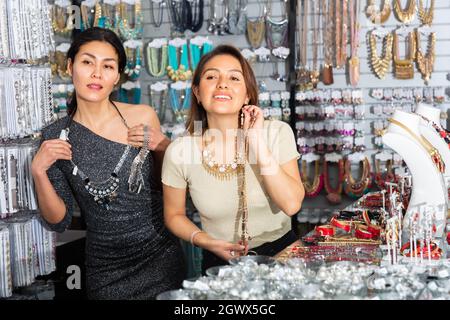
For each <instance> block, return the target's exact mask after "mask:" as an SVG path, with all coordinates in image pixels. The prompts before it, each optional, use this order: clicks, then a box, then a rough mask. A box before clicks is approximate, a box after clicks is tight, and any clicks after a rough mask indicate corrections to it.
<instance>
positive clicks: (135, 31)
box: [116, 0, 144, 40]
mask: <svg viewBox="0 0 450 320" xmlns="http://www.w3.org/2000/svg"><path fill="white" fill-rule="evenodd" d="M126 2H127V3H128V4H130V5H133V3H134V28H131V27H130V26H129V24H130V20H131V19H128V18H127V17H128V12H127V11H128V10H127V4H126V3H125V2H121V3H120V5H119V6H120V10H118V11H119V14H120V16H119V17H118V26H119V34H120V36H121V37H122V39H123V40H132V39H140V38H142V35H143V32H144V26H143V19H144V18H143V14H142V11H141V0H127V1H126ZM116 10H117V9H116ZM116 14H117V12H116Z"/></svg>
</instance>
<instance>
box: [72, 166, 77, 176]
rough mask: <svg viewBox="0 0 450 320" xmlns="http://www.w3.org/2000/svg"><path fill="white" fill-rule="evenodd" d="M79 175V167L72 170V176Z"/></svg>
mask: <svg viewBox="0 0 450 320" xmlns="http://www.w3.org/2000/svg"><path fill="white" fill-rule="evenodd" d="M77 173H78V166H75V167H74V168H73V170H72V175H74V176H76V175H77Z"/></svg>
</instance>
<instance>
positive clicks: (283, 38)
mask: <svg viewBox="0 0 450 320" xmlns="http://www.w3.org/2000/svg"><path fill="white" fill-rule="evenodd" d="M0 11H1V12H0V38H1V41H0V59H1V61H0V62H1V64H0V74H1V76H0V170H1V175H0V178H1V180H0V182H1V183H0V300H53V299H54V300H59V299H86V292H85V288H84V281H85V246H86V223H85V220H84V217H83V215H82V214H81V213H80V210H79V209H75V211H74V214H73V217H72V222H71V224H70V226H69V227H68V228H67V229H66V231H64V232H62V233H56V232H53V231H51V230H49V228H48V227H46V225H45V223H43V222H42V217H41V215H40V212H39V207H38V201H37V196H36V192H35V186H34V181H33V177H32V173H31V162H32V159H33V157H34V155H35V154H36V152H37V150H38V148H39V145H40V141H41V130H42V129H43V128H45V127H46V126H48V125H50V124H51V123H53V122H55V121H57V120H58V119H61V118H63V117H65V116H67V112H68V111H67V109H68V103H69V101H70V99H71V98H73V91H74V86H73V84H72V77H71V76H70V75H69V73H68V71H67V59H66V55H67V51H68V49H69V47H70V44H71V41H72V39H73V37H74V36H76V35H77V34H78V33H80V32H82V31H83V30H85V29H88V28H90V27H94V26H97V27H102V28H108V29H110V30H112V31H114V32H115V33H116V34H117V35H118V36H119V37H120V39H121V41H122V42H123V46H124V47H125V51H126V55H127V61H126V66H125V71H124V75H123V76H122V78H121V80H120V82H119V84H118V86H117V88H116V90H115V91H114V93H113V95H114V100H115V101H120V102H125V103H131V104H145V105H150V106H152V107H153V108H154V109H155V111H156V113H157V116H158V117H159V121H160V123H161V130H162V131H163V133H164V134H165V135H166V136H167V137H169V138H170V139H171V140H172V141H173V140H174V139H175V138H177V137H179V136H182V135H183V134H185V132H186V130H185V128H186V120H187V116H188V112H189V108H190V103H191V101H190V100H191V80H192V75H193V73H194V71H195V68H196V66H197V65H198V63H199V61H200V59H201V57H202V55H204V54H207V53H208V52H210V51H211V50H213V49H214V48H215V47H217V46H218V45H222V44H232V45H233V46H235V47H237V48H238V49H239V50H240V51H241V53H242V55H243V56H244V57H245V59H246V60H247V61H248V62H249V63H250V65H251V67H252V68H253V71H254V73H255V76H256V80H257V85H258V95H259V96H258V100H259V104H258V106H259V107H260V108H261V109H262V111H263V114H264V118H265V119H268V120H278V121H283V122H285V123H287V124H288V125H289V126H290V127H291V128H292V131H293V133H294V135H295V141H296V144H297V150H298V152H299V154H300V155H301V156H300V158H299V159H298V167H299V170H300V176H301V180H302V182H303V185H304V188H305V198H304V200H303V203H302V205H301V210H300V211H299V212H298V213H297V214H295V215H293V216H292V218H291V219H292V220H291V221H292V229H293V231H294V232H295V235H296V237H297V239H298V241H296V242H294V243H293V244H292V245H290V246H287V247H286V248H285V249H284V250H283V251H281V252H279V253H278V254H276V255H275V256H271V257H269V256H265V255H253V254H251V253H250V252H249V254H248V255H245V256H240V257H236V258H233V259H231V260H229V264H228V265H224V266H220V267H212V268H209V269H207V270H206V274H202V259H203V254H204V253H203V251H202V249H201V248H199V247H197V246H195V245H193V244H192V243H191V242H192V241H191V242H189V241H184V240H179V241H180V242H181V247H182V249H183V253H184V260H185V263H186V270H187V271H186V277H185V279H184V280H183V282H182V286H181V287H180V288H178V289H174V290H168V291H164V292H161V293H160V294H159V295H158V296H157V297H156V298H157V299H169V300H170V299H191V300H204V299H205V300H210V299H229V300H249V299H258V300H296V299H299V300H304V299H306V300H317V299H369V300H378V299H388V300H397V299H398V300H403V299H407V300H415V299H418V300H434V299H450V260H448V259H447V253H448V250H449V243H450V234H449V231H450V227H449V228H447V218H448V217H449V216H448V199H449V195H450V193H449V183H450V179H449V178H450V131H447V129H446V128H447V126H448V121H447V115H448V111H447V109H448V107H449V105H450V104H449V102H448V100H449V95H450V33H449V32H448V30H450V22H449V20H448V17H449V16H450V2H449V1H447V0H284V1H280V0H220V1H219V0H86V1H70V0H56V1H53V0H50V1H47V0H0ZM114 161H115V160H114ZM217 183H221V181H220V180H217ZM223 196H224V197H227V195H223ZM186 203H187V204H186V214H187V216H188V217H189V219H191V220H192V221H193V222H194V223H195V224H196V225H198V227H199V228H201V220H200V217H199V212H198V211H197V209H196V208H195V206H194V205H193V203H192V201H189V198H188V200H187V202H186ZM250 214H251V212H250ZM249 221H251V219H250V220H249ZM191 240H192V238H191ZM74 266H75V267H74ZM77 268H78V271H80V270H81V271H80V274H81V287H80V288H75V289H76V290H73V289H74V288H73V287H72V288H70V285H68V284H69V283H72V282H71V279H70V278H71V276H73V275H74V274H76V272H77ZM72 280H73V279H72ZM74 283H75V286H76V281H75V282H74Z"/></svg>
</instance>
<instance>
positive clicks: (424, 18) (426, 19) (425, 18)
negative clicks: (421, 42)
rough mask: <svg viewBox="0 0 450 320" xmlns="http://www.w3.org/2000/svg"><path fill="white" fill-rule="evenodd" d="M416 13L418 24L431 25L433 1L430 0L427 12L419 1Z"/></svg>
mask: <svg viewBox="0 0 450 320" xmlns="http://www.w3.org/2000/svg"><path fill="white" fill-rule="evenodd" d="M418 13H419V19H420V22H422V24H425V25H431V24H432V23H433V18H434V0H431V3H430V7H429V8H428V10H425V7H424V5H423V0H419V7H418Z"/></svg>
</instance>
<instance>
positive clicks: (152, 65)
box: [146, 40, 168, 78]
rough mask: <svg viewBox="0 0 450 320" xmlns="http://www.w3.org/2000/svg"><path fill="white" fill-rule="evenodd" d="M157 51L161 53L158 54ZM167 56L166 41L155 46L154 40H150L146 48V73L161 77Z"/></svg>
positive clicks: (164, 72)
mask: <svg viewBox="0 0 450 320" xmlns="http://www.w3.org/2000/svg"><path fill="white" fill-rule="evenodd" d="M161 41H162V40H161ZM159 52H161V53H160V54H159ZM167 56H168V53H167V41H166V43H164V44H161V46H160V47H157V46H156V44H155V40H154V41H152V42H150V43H149V44H148V45H147V50H146V58H147V71H148V73H149V74H151V75H152V76H154V77H157V78H160V77H163V76H164V75H165V74H166V68H167V59H168V58H167ZM158 58H159V59H158ZM158 62H159V66H158Z"/></svg>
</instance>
